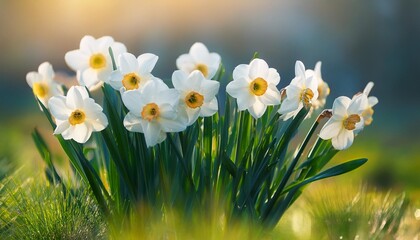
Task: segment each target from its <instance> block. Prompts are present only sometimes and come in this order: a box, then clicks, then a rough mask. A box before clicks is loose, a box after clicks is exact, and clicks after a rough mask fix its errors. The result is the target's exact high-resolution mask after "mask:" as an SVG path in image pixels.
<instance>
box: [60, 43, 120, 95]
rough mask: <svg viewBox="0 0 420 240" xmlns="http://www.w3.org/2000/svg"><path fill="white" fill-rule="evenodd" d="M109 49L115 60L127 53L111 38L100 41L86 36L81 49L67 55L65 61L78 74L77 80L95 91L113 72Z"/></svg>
mask: <svg viewBox="0 0 420 240" xmlns="http://www.w3.org/2000/svg"><path fill="white" fill-rule="evenodd" d="M109 48H112V51H113V54H114V57H115V58H117V57H118V56H119V55H120V54H121V53H124V52H126V51H127V49H126V47H125V46H124V44H122V43H119V42H114V39H113V38H112V37H110V36H104V37H101V38H98V39H95V38H93V37H92V36H84V37H83V38H82V40H81V41H80V48H79V49H77V50H73V51H70V52H67V53H66V55H65V57H64V59H65V60H66V63H67V65H69V67H70V68H72V69H73V70H74V71H76V72H77V80H78V82H79V84H80V85H81V86H86V87H87V88H89V89H90V90H94V89H96V88H98V87H100V86H101V85H102V83H103V82H108V81H109V77H110V74H111V72H112V60H111V55H110V54H109Z"/></svg>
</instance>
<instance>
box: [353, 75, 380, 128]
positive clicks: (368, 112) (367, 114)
mask: <svg viewBox="0 0 420 240" xmlns="http://www.w3.org/2000/svg"><path fill="white" fill-rule="evenodd" d="M373 85H374V83H373V82H369V83H368V84H367V85H366V87H365V89H364V90H363V94H365V95H366V96H367V97H368V104H367V107H366V109H365V110H364V111H363V113H362V116H363V119H364V120H365V121H364V124H365V126H368V125H370V124H371V123H372V121H373V118H372V116H373V113H374V111H373V106H375V105H376V104H377V103H378V98H377V97H374V96H370V97H369V94H370V91H371V90H372V88H373ZM355 97H357V95H356V96H354V97H353V98H355Z"/></svg>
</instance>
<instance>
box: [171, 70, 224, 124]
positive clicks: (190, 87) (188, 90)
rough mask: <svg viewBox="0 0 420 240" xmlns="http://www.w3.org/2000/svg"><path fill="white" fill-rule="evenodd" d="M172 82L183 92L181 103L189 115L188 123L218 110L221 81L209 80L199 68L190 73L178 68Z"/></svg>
mask: <svg viewBox="0 0 420 240" xmlns="http://www.w3.org/2000/svg"><path fill="white" fill-rule="evenodd" d="M172 84H173V85H174V88H175V89H177V90H178V91H179V92H180V94H181V95H180V101H179V104H180V107H182V108H184V109H185V111H186V113H187V115H188V125H191V124H193V123H194V122H195V121H196V120H197V118H198V117H209V116H211V115H213V114H215V113H216V112H217V109H218V103H217V98H216V94H217V93H218V92H219V86H220V83H219V82H217V81H213V80H207V79H206V78H205V77H204V76H203V74H202V73H201V72H200V71H198V70H195V71H193V72H192V73H190V74H187V73H185V72H184V71H182V70H177V71H175V72H174V73H173V74H172Z"/></svg>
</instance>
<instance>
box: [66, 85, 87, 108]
mask: <svg viewBox="0 0 420 240" xmlns="http://www.w3.org/2000/svg"><path fill="white" fill-rule="evenodd" d="M85 94H87V92H86V89H85V88H84V87H81V86H73V87H71V88H70V89H69V91H68V92H67V97H66V105H67V107H69V108H70V109H72V110H75V109H80V108H83V106H84V101H83V99H84V98H83V95H85ZM85 97H86V96H85Z"/></svg>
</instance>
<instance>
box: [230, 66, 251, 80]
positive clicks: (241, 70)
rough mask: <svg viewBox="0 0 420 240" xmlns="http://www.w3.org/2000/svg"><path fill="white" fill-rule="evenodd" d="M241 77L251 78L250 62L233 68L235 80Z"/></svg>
mask: <svg viewBox="0 0 420 240" xmlns="http://www.w3.org/2000/svg"><path fill="white" fill-rule="evenodd" d="M240 78H246V79H248V78H249V65H248V64H240V65H238V66H236V67H235V69H233V80H238V79H240Z"/></svg>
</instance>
